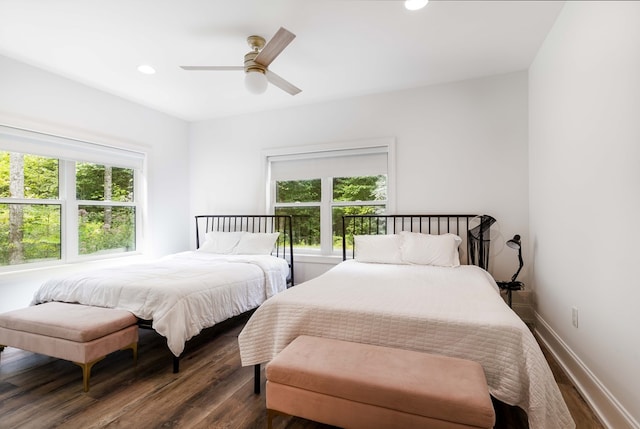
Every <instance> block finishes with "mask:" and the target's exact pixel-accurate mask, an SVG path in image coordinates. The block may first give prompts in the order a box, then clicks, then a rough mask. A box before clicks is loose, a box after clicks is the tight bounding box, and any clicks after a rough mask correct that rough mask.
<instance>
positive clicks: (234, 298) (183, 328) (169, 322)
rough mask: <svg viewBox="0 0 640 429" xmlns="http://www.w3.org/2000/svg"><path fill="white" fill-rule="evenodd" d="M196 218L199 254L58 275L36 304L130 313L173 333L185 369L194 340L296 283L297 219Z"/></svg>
mask: <svg viewBox="0 0 640 429" xmlns="http://www.w3.org/2000/svg"><path fill="white" fill-rule="evenodd" d="M195 222H196V223H195V231H196V250H195V251H186V252H180V253H176V254H172V255H169V256H166V257H164V258H160V259H158V260H154V261H150V262H143V263H136V264H131V265H126V266H122V267H118V268H117V269H115V270H114V269H98V270H91V271H86V272H81V273H78V274H74V275H69V276H64V277H56V278H52V279H49V280H47V281H46V282H44V283H43V284H42V285H41V286H40V288H39V289H38V290H37V291H36V292H35V294H34V297H33V300H32V303H31V304H32V305H36V304H41V303H45V302H50V301H62V302H74V303H79V304H85V305H91V306H98V307H107V308H118V309H124V310H128V311H130V312H131V313H133V314H134V315H135V316H136V317H137V318H138V319H139V325H140V326H141V327H143V328H152V329H154V330H155V331H157V332H158V333H159V334H160V335H162V336H164V337H166V339H167V346H168V348H169V350H170V351H171V353H172V354H173V356H174V359H173V369H174V372H178V371H179V358H180V356H181V355H182V353H183V351H184V348H185V344H186V342H187V341H188V340H189V339H191V338H192V337H194V336H195V335H197V334H199V333H200V332H201V331H202V330H203V329H205V328H209V327H212V326H214V325H215V324H217V323H220V322H222V321H224V320H227V319H230V318H232V317H234V316H238V315H240V314H243V313H246V312H248V311H250V310H253V309H255V308H257V307H258V306H259V305H260V304H262V303H263V302H264V301H265V300H267V299H268V298H270V297H272V296H274V295H276V294H278V293H280V292H282V291H283V290H285V289H286V288H287V287H288V286H291V285H293V284H294V270H293V263H294V261H293V245H292V241H291V237H292V227H291V217H290V216H274V215H198V216H196V217H195Z"/></svg>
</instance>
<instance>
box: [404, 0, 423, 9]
mask: <svg viewBox="0 0 640 429" xmlns="http://www.w3.org/2000/svg"><path fill="white" fill-rule="evenodd" d="M427 3H429V0H405V2H404V7H406V8H407V9H409V10H418V9H422V8H423V7H425V6H426V5H427Z"/></svg>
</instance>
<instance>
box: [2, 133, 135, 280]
mask: <svg viewBox="0 0 640 429" xmlns="http://www.w3.org/2000/svg"><path fill="white" fill-rule="evenodd" d="M143 163H144V154H142V153H139V152H135V151H130V150H124V149H118V148H113V147H107V146H103V145H97V144H93V143H88V142H82V141H77V140H73V139H67V138H62V137H57V136H52V135H48V134H42V133H37V132H33V131H27V130H22V129H17V128H12V127H6V126H0V267H4V269H7V267H9V266H12V267H13V266H23V267H26V266H32V265H34V264H39V263H46V262H51V261H63V262H68V261H74V260H81V259H82V258H100V257H106V256H107V255H114V254H117V255H119V254H124V253H127V252H133V251H135V250H136V248H137V246H138V243H139V240H140V236H141V235H140V228H139V225H140V219H141V213H140V212H141V210H140V208H141V201H142V196H141V195H140V192H141V191H140V190H141V189H142V187H141V186H140V182H141V175H142V167H143Z"/></svg>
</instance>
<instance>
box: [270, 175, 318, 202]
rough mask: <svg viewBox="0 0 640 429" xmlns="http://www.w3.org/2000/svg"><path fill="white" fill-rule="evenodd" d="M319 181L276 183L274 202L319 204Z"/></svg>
mask: <svg viewBox="0 0 640 429" xmlns="http://www.w3.org/2000/svg"><path fill="white" fill-rule="evenodd" d="M320 184H321V181H320V179H312V180H288V181H278V182H276V202H278V203H296V202H306V203H311V202H320V196H321V191H320Z"/></svg>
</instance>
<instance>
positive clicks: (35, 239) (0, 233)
mask: <svg viewBox="0 0 640 429" xmlns="http://www.w3.org/2000/svg"><path fill="white" fill-rule="evenodd" d="M9 206H10V204H0V265H9V251H10V250H11V248H12V247H14V246H16V245H17V244H16V243H11V242H10V241H9V228H10V223H9ZM20 206H21V207H22V213H23V226H22V229H21V233H22V247H23V262H37V261H43V260H51V259H53V260H55V259H60V212H61V210H60V206H59V205H55V204H20Z"/></svg>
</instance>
